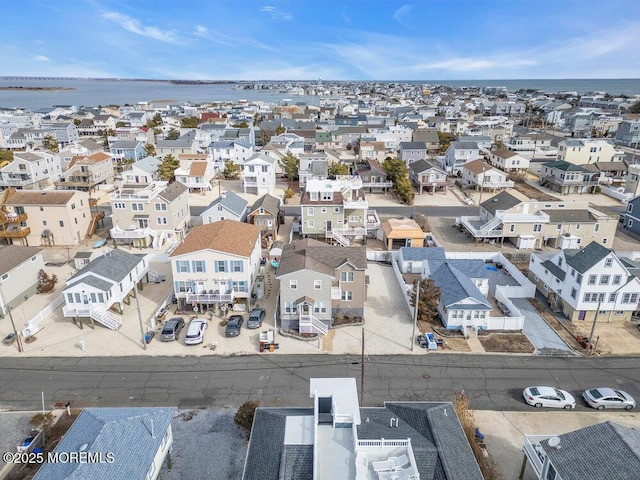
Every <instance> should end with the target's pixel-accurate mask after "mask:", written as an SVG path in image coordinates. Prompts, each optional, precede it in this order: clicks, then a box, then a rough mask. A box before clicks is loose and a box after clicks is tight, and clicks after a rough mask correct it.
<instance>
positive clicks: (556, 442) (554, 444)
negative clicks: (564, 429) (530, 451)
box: [549, 437, 560, 448]
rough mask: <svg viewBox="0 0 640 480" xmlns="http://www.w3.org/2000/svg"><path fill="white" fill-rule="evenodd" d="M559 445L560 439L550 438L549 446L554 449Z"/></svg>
mask: <svg viewBox="0 0 640 480" xmlns="http://www.w3.org/2000/svg"><path fill="white" fill-rule="evenodd" d="M559 445H560V437H551V438H550V439H549V446H550V447H553V448H556V447H558V446H559Z"/></svg>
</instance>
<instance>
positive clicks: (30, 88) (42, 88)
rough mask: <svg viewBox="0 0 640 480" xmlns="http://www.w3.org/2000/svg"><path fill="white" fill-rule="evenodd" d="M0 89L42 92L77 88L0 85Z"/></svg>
mask: <svg viewBox="0 0 640 480" xmlns="http://www.w3.org/2000/svg"><path fill="white" fill-rule="evenodd" d="M0 90H31V91H36V92H37V91H43V92H59V91H61V90H77V88H73V87H19V86H10V87H0Z"/></svg>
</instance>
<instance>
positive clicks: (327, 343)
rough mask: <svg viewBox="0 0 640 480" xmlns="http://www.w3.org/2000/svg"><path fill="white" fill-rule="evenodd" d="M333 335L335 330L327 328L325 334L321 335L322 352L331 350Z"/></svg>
mask: <svg viewBox="0 0 640 480" xmlns="http://www.w3.org/2000/svg"><path fill="white" fill-rule="evenodd" d="M335 335H336V331H335V330H329V331H328V332H327V334H326V335H324V336H323V337H322V351H323V352H333V337H335Z"/></svg>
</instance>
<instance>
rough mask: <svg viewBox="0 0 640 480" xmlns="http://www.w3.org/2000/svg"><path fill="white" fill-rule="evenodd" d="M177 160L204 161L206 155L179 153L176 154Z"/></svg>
mask: <svg viewBox="0 0 640 480" xmlns="http://www.w3.org/2000/svg"><path fill="white" fill-rule="evenodd" d="M178 159H179V160H206V159H207V155H204V154H202V153H180V154H178Z"/></svg>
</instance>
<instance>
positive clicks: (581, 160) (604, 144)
mask: <svg viewBox="0 0 640 480" xmlns="http://www.w3.org/2000/svg"><path fill="white" fill-rule="evenodd" d="M624 157H625V152H624V151H622V150H618V149H616V147H615V144H614V143H613V141H612V140H610V139H607V138H585V139H577V138H567V139H565V140H562V141H561V142H559V143H558V158H557V160H558V161H563V160H564V161H566V162H570V163H572V164H574V165H584V164H587V163H595V162H622V161H623V160H624Z"/></svg>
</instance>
